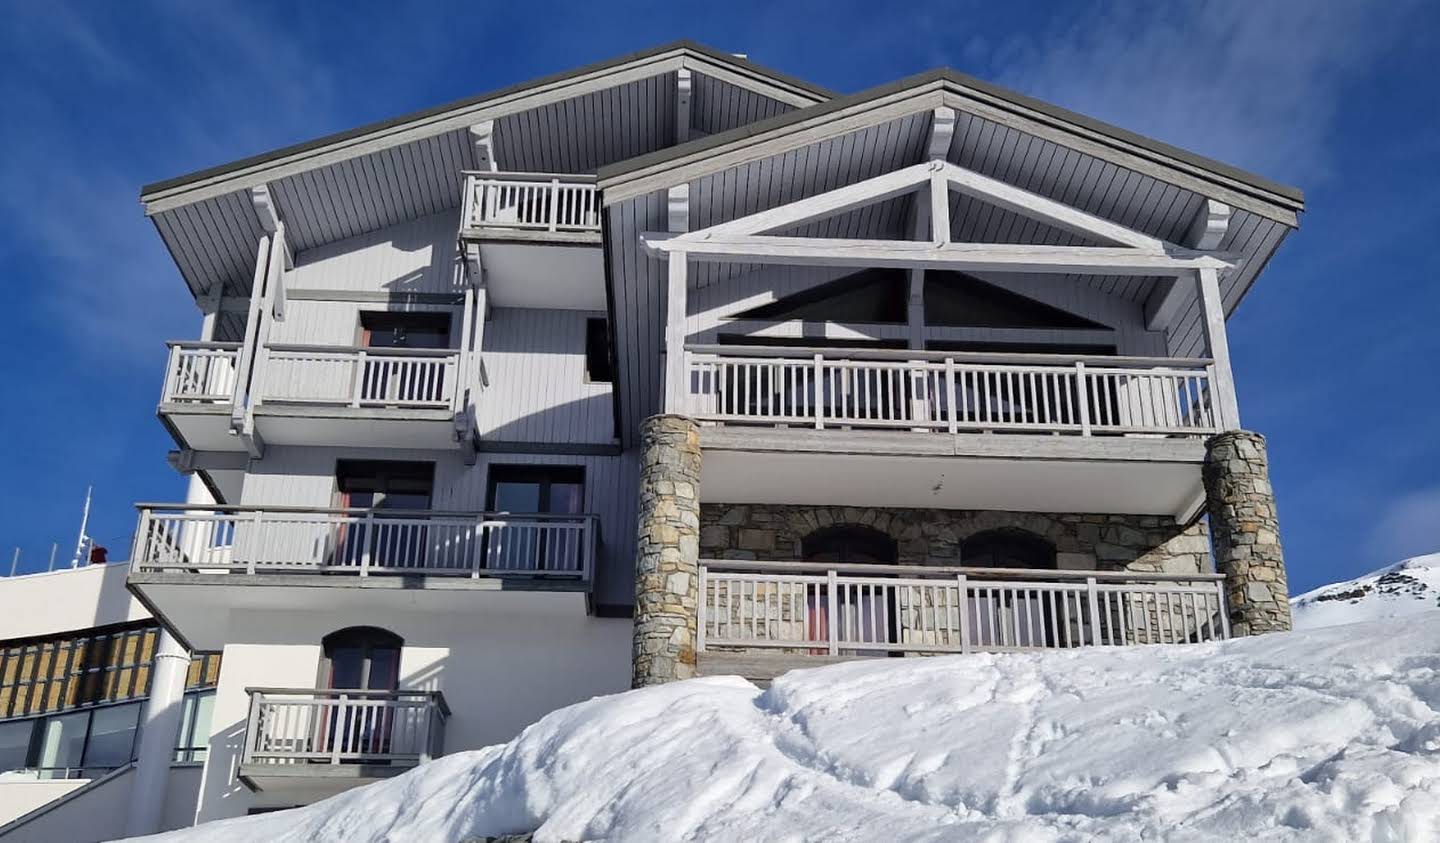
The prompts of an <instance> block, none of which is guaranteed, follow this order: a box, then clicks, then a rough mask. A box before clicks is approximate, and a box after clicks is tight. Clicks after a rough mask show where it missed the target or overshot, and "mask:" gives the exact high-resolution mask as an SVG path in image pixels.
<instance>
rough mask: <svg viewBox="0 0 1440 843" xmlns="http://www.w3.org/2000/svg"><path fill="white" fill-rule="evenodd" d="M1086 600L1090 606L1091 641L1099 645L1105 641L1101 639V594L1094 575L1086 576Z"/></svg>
mask: <svg viewBox="0 0 1440 843" xmlns="http://www.w3.org/2000/svg"><path fill="white" fill-rule="evenodd" d="M1085 600H1086V602H1087V603H1088V604H1089V608H1090V643H1091V644H1092V645H1093V646H1096V647H1098V646H1100V645H1101V644H1102V643H1104V642H1103V641H1102V640H1101V639H1100V595H1099V593H1098V590H1097V589H1096V588H1095V578H1094V577H1086V578H1085Z"/></svg>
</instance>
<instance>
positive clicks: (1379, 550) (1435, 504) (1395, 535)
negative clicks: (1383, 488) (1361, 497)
mask: <svg viewBox="0 0 1440 843" xmlns="http://www.w3.org/2000/svg"><path fill="white" fill-rule="evenodd" d="M1372 547H1373V552H1374V553H1375V554H1376V555H1377V556H1378V557H1379V558H1380V559H1388V560H1393V561H1399V560H1401V559H1407V558H1409V557H1411V556H1419V555H1421V554H1425V553H1440V486H1436V487H1434V488H1431V489H1422V490H1420V491H1417V492H1411V493H1410V494H1407V495H1402V496H1400V497H1398V498H1396V499H1395V500H1393V501H1391V502H1390V504H1389V505H1388V506H1386V507H1385V509H1384V512H1383V514H1382V515H1381V516H1380V519H1379V521H1378V522H1376V525H1375V533H1374V536H1373V539H1372Z"/></svg>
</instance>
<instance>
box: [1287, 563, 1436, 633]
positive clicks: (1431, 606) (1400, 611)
mask: <svg viewBox="0 0 1440 843" xmlns="http://www.w3.org/2000/svg"><path fill="white" fill-rule="evenodd" d="M1290 608H1291V611H1292V612H1293V613H1294V615H1295V628H1296V629H1318V628H1319V627H1322V626H1337V625H1339V624H1344V623H1360V622H1363V621H1375V620H1382V619H1384V618H1401V617H1409V616H1412V615H1416V614H1420V613H1424V612H1434V611H1437V610H1440V553H1432V554H1430V555H1428V556H1417V557H1415V558H1414V559H1406V560H1405V561H1404V562H1401V563H1399V564H1396V565H1391V566H1389V567H1388V568H1381V569H1380V570H1378V571H1375V572H1373V573H1369V574H1366V575H1365V576H1363V577H1356V578H1355V579H1353V580H1348V581H1346V582H1339V583H1335V584H1333V585H1327V586H1324V587H1321V588H1317V589H1315V590H1314V591H1307V592H1306V593H1304V594H1302V595H1300V596H1299V597H1292V598H1290Z"/></svg>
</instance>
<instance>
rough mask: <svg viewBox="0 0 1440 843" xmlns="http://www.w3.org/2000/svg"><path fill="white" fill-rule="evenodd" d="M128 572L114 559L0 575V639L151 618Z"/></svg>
mask: <svg viewBox="0 0 1440 843" xmlns="http://www.w3.org/2000/svg"><path fill="white" fill-rule="evenodd" d="M128 571H129V566H128V565H125V564H122V563H114V564H110V565H86V566H84V567H82V568H65V569H62V570H59V571H51V572H49V573H44V574H27V575H25V576H20V577H6V578H3V579H0V641H3V640H8V639H11V638H30V637H33V636H39V635H53V634H55V633H58V632H70V631H72V630H77V629H89V628H91V627H96V626H107V625H109V624H116V623H126V622H128V621H135V620H144V619H146V618H148V617H150V613H148V612H146V611H145V607H144V606H141V605H140V603H139V602H138V601H136V600H135V598H134V597H133V596H131V594H130V592H128V591H126V590H125V575H126V573H128Z"/></svg>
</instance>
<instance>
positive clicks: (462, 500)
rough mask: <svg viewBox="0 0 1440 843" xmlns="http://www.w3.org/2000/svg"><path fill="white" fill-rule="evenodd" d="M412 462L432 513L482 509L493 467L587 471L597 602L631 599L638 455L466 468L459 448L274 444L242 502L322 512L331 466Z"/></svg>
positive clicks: (504, 459)
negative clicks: (422, 477) (423, 471)
mask: <svg viewBox="0 0 1440 843" xmlns="http://www.w3.org/2000/svg"><path fill="white" fill-rule="evenodd" d="M340 459H377V460H413V461H422V462H433V463H434V464H435V490H434V498H433V500H432V503H431V508H432V509H437V510H448V511H457V512H479V511H482V510H484V509H485V508H486V507H485V504H486V492H487V491H488V487H487V478H488V476H489V467H490V466H491V465H547V466H580V467H582V468H584V470H585V511H586V512H593V513H595V514H596V515H598V516H599V517H600V531H601V542H602V544H601V553H600V560H599V561H600V564H598V565H597V566H596V600H597V601H599V602H602V603H618V604H628V603H629V602H631V600H633V599H634V590H633V583H634V572H633V562H634V558H633V549H634V544H635V518H636V514H635V504H636V495H637V492H638V487H637V484H638V482H639V461H638V456H637V454H636V452H633V451H631V452H627V453H624V454H618V455H613V456H594V455H573V454H515V453H488V452H486V453H481V454H480V455H479V459H478V460H477V462H476V464H475V465H473V466H467V465H465V462H464V460H463V459H462V457H461V455H460V454H459V452H458V451H423V450H404V449H394V448H389V449H365V448H316V447H309V446H302V447H280V446H272V447H270V448H269V449H267V450H266V452H265V459H263V460H257V461H255V462H253V463H251V466H250V471H249V473H248V474H247V475H246V477H245V486H244V489H243V491H242V493H241V500H240V503H241V504H243V505H247V506H264V505H269V506H298V507H313V508H326V507H331V506H334V505H335V494H336V487H335V461H336V460H340Z"/></svg>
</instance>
